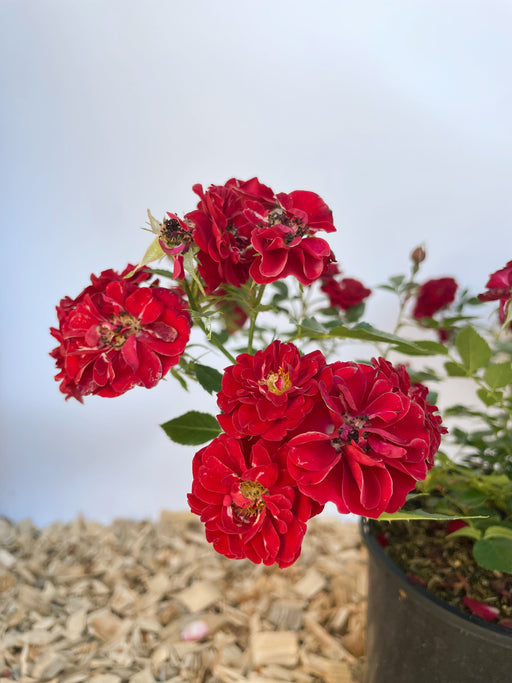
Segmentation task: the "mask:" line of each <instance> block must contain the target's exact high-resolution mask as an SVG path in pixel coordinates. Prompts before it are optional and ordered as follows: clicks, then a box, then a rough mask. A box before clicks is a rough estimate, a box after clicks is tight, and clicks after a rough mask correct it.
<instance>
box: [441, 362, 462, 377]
mask: <svg viewBox="0 0 512 683" xmlns="http://www.w3.org/2000/svg"><path fill="white" fill-rule="evenodd" d="M444 369H445V370H446V372H447V373H448V376H449V377H467V374H468V373H467V372H466V370H465V369H464V366H462V365H460V363H452V361H447V362H446V363H445V364H444Z"/></svg>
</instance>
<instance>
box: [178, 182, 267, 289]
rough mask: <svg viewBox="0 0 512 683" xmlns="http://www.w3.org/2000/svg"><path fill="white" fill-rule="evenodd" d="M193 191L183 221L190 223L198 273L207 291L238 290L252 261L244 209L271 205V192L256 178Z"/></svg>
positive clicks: (252, 254)
mask: <svg viewBox="0 0 512 683" xmlns="http://www.w3.org/2000/svg"><path fill="white" fill-rule="evenodd" d="M193 190H194V192H195V193H196V194H198V195H199V197H200V201H199V203H198V205H197V210H196V211H191V212H190V213H188V214H187V215H186V216H185V218H186V219H187V220H189V221H192V223H193V224H194V230H193V235H194V241H195V243H196V244H197V246H198V247H199V253H198V260H199V273H200V275H201V277H202V278H203V280H204V281H205V284H206V289H207V291H208V292H213V291H214V290H215V289H217V288H218V287H220V286H221V285H222V284H225V283H228V284H232V285H234V286H235V287H240V286H241V285H243V284H244V283H245V282H247V279H248V278H249V267H250V264H251V262H252V260H253V258H254V249H253V247H252V246H251V232H252V229H253V224H252V223H251V221H250V220H249V219H248V218H247V216H246V213H245V211H246V209H248V208H252V210H253V211H254V210H255V211H256V212H262V211H264V210H265V207H268V206H273V205H274V203H275V197H274V193H273V192H272V190H271V189H270V188H269V187H266V186H265V185H262V184H261V183H260V182H259V181H258V179H257V178H252V179H251V180H247V181H245V182H243V181H240V180H236V179H235V178H232V179H231V180H228V182H227V183H226V184H225V185H211V186H210V187H209V188H208V190H206V192H205V191H203V188H202V187H201V185H194V187H193Z"/></svg>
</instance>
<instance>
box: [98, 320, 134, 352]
mask: <svg viewBox="0 0 512 683" xmlns="http://www.w3.org/2000/svg"><path fill="white" fill-rule="evenodd" d="M140 331H141V325H140V322H139V321H138V320H137V318H134V317H133V316H132V315H130V314H129V313H119V315H118V316H116V317H115V318H112V321H111V322H104V323H103V324H102V325H100V326H99V327H98V332H99V335H100V342H101V343H102V344H106V345H107V346H110V347H112V348H113V349H120V348H121V347H122V346H123V344H124V343H125V341H126V340H127V339H128V337H129V336H130V335H132V334H137V333H139V332H140Z"/></svg>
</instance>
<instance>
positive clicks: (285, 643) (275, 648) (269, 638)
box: [250, 631, 299, 667]
mask: <svg viewBox="0 0 512 683" xmlns="http://www.w3.org/2000/svg"><path fill="white" fill-rule="evenodd" d="M250 646H251V659H252V663H253V665H254V666H255V667H258V666H261V665H262V664H281V665H282V666H295V665H296V664H297V661H298V659H299V643H298V639H297V634H296V633H294V632H293V631H261V632H259V633H254V634H253V635H252V637H251V644H250Z"/></svg>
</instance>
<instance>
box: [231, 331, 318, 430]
mask: <svg viewBox="0 0 512 683" xmlns="http://www.w3.org/2000/svg"><path fill="white" fill-rule="evenodd" d="M324 366H325V358H324V356H323V354H322V353H321V352H320V351H313V352H311V353H308V354H307V355H305V356H301V355H300V353H299V350H298V349H297V347H296V346H294V345H293V344H283V343H282V342H280V341H278V340H277V341H274V342H272V343H271V344H270V345H269V346H268V347H267V348H266V349H265V350H263V351H257V352H256V353H255V354H254V355H250V354H248V353H242V354H240V355H239V356H238V357H237V359H236V365H231V366H229V367H228V368H226V369H225V371H224V376H223V378H222V389H221V391H220V392H219V393H218V395H217V404H218V406H219V408H220V409H221V410H222V411H223V413H222V414H221V415H218V416H217V419H218V420H219V424H220V426H221V427H222V429H223V430H224V431H225V432H227V433H228V434H230V435H231V436H236V437H243V436H256V435H257V436H261V437H263V438H265V439H268V440H271V441H279V440H281V439H283V438H284V437H285V435H286V433H287V432H289V431H291V430H293V429H295V428H296V427H297V426H298V425H299V424H300V423H301V422H302V421H303V419H304V416H305V415H306V414H307V413H309V411H310V409H311V407H312V405H313V403H314V401H315V400H319V390H318V376H319V372H320V370H322V368H323V367H324Z"/></svg>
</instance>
